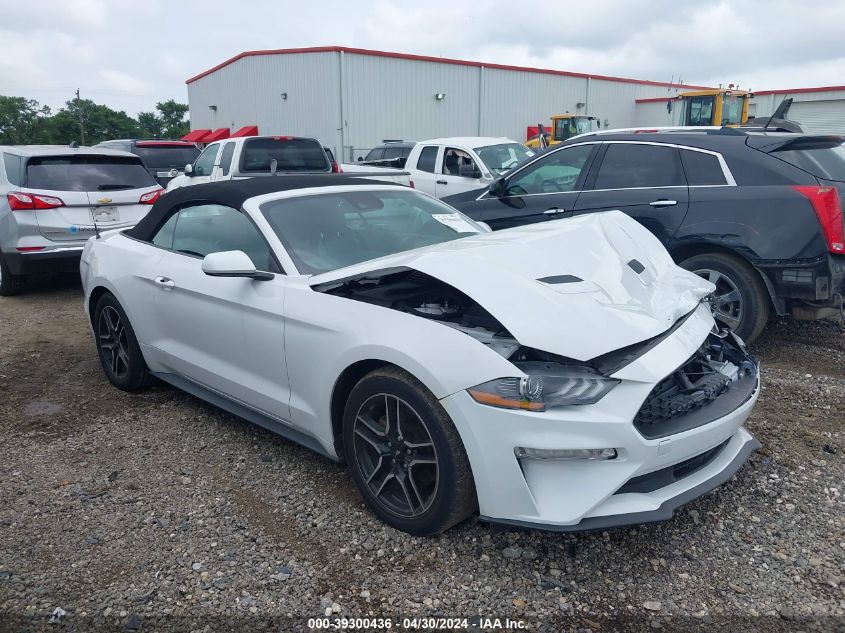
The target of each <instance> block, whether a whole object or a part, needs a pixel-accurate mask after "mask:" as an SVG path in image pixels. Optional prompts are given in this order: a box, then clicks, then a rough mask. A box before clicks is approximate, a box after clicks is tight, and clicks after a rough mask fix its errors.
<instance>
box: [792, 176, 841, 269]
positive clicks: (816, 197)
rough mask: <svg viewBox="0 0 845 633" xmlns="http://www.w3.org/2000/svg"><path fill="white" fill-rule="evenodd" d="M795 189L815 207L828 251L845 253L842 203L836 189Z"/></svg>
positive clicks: (822, 187) (810, 187)
mask: <svg viewBox="0 0 845 633" xmlns="http://www.w3.org/2000/svg"><path fill="white" fill-rule="evenodd" d="M793 189H795V191H797V192H798V193H800V194H801V195H802V196H804V197H805V198H807V199H808V200H809V201H810V203H811V204H812V205H813V210H814V211H815V212H816V216H817V217H818V219H819V224H820V225H821V227H822V234H823V235H824V239H825V241H826V242H827V249H828V250H829V251H830V252H831V253H845V223H843V218H842V201H841V200H840V198H839V191H837V189H836V187H824V186H820V185H819V186H795V187H793Z"/></svg>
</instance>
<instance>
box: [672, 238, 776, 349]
mask: <svg viewBox="0 0 845 633" xmlns="http://www.w3.org/2000/svg"><path fill="white" fill-rule="evenodd" d="M680 265H681V267H682V268H686V269H687V270H689V271H692V272H694V273H695V274H697V275H699V276H700V277H703V278H704V279H707V280H708V281H709V282H711V283H712V284H713V285H715V286H716V290H715V291H714V292H713V295H712V297H711V298H710V304H711V306H712V308H713V317H714V318H715V319H716V321H717V322H718V323H719V325H720V326H723V327H727V328H728V329H730V330H733V331H734V332H735V333H736V335H737V336H739V337H740V338H741V339H743V340H744V341H746V342H749V343H750V342H751V341H753V340H754V339H756V338H757V337H758V336H760V333H761V332H762V331H763V328H764V327H765V326H766V322H767V321H768V319H769V296H768V293H767V292H766V289H765V287H764V286H763V282H762V281H761V280H760V277H759V275H758V274H757V271H755V270H754V269H753V268H752V267H751V266H750V265H749V264H748V263H747V262H745V261H743V260H741V259H740V258H738V257H735V256H733V255H727V254H724V253H708V254H704V255H696V256H694V257H690V258H689V259H686V260H684V261H682V262H681V264H680Z"/></svg>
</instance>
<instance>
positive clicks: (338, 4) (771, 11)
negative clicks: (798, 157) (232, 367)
mask: <svg viewBox="0 0 845 633" xmlns="http://www.w3.org/2000/svg"><path fill="white" fill-rule="evenodd" d="M843 25H845V2H842V1H841V0H834V1H833V2H831V1H829V0H828V1H817V0H803V1H800V2H798V1H779V0H767V1H758V0H742V1H733V0H725V1H723V2H718V1H712V0H710V1H708V2H694V3H693V2H684V1H682V0H636V1H633V0H590V1H585V0H579V1H578V2H571V1H567V0H545V1H535V2H531V1H529V0H473V1H472V2H459V1H456V0H426V2H410V1H405V2H398V1H397V2H389V1H386V0H384V1H377V0H373V1H367V0H346V1H325V0H323V1H317V2H314V1H311V2H305V1H302V0H299V1H290V0H271V1H263V0H251V1H247V0H240V1H238V0H226V1H222V0H201V1H195V0H169V1H161V0H0V42H2V43H3V53H2V55H0V94H6V95H16V96H25V97H29V98H34V99H37V100H38V101H40V102H42V103H45V104H47V105H50V106H51V107H54V108H56V107H59V106H61V105H62V104H63V103H64V102H65V101H66V100H68V99H70V98H71V97H72V95H73V92H74V91H75V90H76V89H77V88H79V89H80V90H81V93H82V96H83V97H86V98H90V99H93V100H95V101H97V102H98V103H105V104H107V105H109V106H111V107H113V108H115V109H124V110H126V111H127V112H129V113H130V114H133V115H134V114H135V113H137V112H138V111H141V110H152V109H153V108H154V104H155V102H156V101H160V100H164V99H168V98H174V99H177V100H179V101H183V102H187V90H186V87H185V79H187V78H188V77H191V76H193V75H195V74H197V73H199V72H202V71H203V70H206V69H208V68H210V67H212V66H214V65H216V64H218V63H220V62H221V61H224V60H225V59H228V58H229V57H231V56H233V55H236V54H237V53H240V52H241V51H245V50H256V49H266V48H288V47H299V46H328V45H344V46H354V47H360V48H375V49H381V50H388V51H397V52H406V53H418V54H424V55H435V56H443V57H457V58H461V59H470V60H477V61H487V62H498V63H503V64H515V65H529V66H537V67H544V68H556V69H561V70H571V71H577V72H586V73H597V74H607V75H617V76H623V77H634V78H638V79H654V80H660V81H669V80H670V79H672V78H673V77H674V79H675V81H677V79H678V77H679V76H680V77H681V78H683V80H684V81H685V82H687V83H693V84H702V85H718V84H719V83H723V84H728V83H739V84H740V86H742V87H750V88H752V89H756V90H763V89H775V88H793V87H806V86H825V85H841V84H845V46H843V43H842V42H843Z"/></svg>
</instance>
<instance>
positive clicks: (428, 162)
mask: <svg viewBox="0 0 845 633" xmlns="http://www.w3.org/2000/svg"><path fill="white" fill-rule="evenodd" d="M438 149H439V148H438V147H437V146H436V145H426V146H425V147H423V148H422V151H420V157H419V158H418V159H417V169H419V170H420V171H427V172H428V173H430V174H433V173H434V166H435V164H436V163H437V150H438Z"/></svg>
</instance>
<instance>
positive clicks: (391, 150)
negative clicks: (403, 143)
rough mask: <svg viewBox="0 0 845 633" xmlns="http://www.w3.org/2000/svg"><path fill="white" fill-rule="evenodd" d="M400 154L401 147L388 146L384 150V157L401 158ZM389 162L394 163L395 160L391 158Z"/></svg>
mask: <svg viewBox="0 0 845 633" xmlns="http://www.w3.org/2000/svg"><path fill="white" fill-rule="evenodd" d="M401 156H402V148H401V147H388V148H387V149H385V150H384V159H385V160H390V159H396V158H401ZM391 162H393V163H395V162H396V160H392V161H391Z"/></svg>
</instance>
